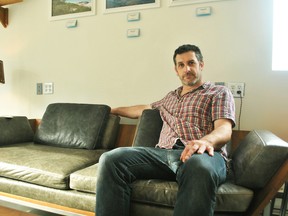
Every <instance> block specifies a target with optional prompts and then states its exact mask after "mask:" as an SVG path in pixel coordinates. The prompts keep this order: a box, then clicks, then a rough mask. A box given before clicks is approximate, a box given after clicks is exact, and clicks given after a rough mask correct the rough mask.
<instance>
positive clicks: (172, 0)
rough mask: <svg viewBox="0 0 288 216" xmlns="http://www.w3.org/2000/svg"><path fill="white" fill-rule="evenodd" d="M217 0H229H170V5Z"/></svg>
mask: <svg viewBox="0 0 288 216" xmlns="http://www.w3.org/2000/svg"><path fill="white" fill-rule="evenodd" d="M216 1H227V0H170V3H169V6H170V7H174V6H180V5H189V4H201V3H207V2H216Z"/></svg>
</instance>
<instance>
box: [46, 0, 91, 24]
mask: <svg viewBox="0 0 288 216" xmlns="http://www.w3.org/2000/svg"><path fill="white" fill-rule="evenodd" d="M95 1H96V0H85V1H83V0H49V4H50V11H49V17H50V20H60V19H70V18H75V17H83V16H91V15H94V14H95Z"/></svg>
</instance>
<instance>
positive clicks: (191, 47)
mask: <svg viewBox="0 0 288 216" xmlns="http://www.w3.org/2000/svg"><path fill="white" fill-rule="evenodd" d="M190 51H192V52H194V53H195V55H196V58H197V60H198V61H203V56H202V53H201V50H200V49H199V47H197V46H195V45H191V44H184V45H182V46H180V47H178V48H177V49H176V50H175V52H174V55H173V61H174V64H175V65H176V56H177V55H179V54H183V53H186V52H190Z"/></svg>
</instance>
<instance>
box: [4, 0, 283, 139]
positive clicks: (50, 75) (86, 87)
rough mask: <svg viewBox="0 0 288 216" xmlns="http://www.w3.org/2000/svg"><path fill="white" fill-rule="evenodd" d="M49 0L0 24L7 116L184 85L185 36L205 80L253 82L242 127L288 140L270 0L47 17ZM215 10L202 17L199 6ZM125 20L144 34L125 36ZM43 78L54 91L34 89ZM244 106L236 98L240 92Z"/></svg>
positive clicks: (150, 96) (129, 98)
mask: <svg viewBox="0 0 288 216" xmlns="http://www.w3.org/2000/svg"><path fill="white" fill-rule="evenodd" d="M48 2H50V1H39V0H24V2H22V3H18V4H14V5H10V6H9V12H10V15H9V26H8V28H6V29H4V28H2V27H0V59H2V60H3V61H4V64H5V65H4V66H5V75H6V84H5V85H1V86H0V98H1V105H0V115H26V116H28V117H29V118H41V117H42V115H43V113H44V111H45V108H46V106H47V105H48V104H49V103H53V102H77V103H104V104H108V105H110V106H112V107H115V106H122V105H133V104H138V103H150V102H153V101H155V100H158V99H160V98H162V97H163V96H164V95H165V94H166V93H167V92H168V91H169V90H172V89H175V88H176V87H178V85H180V82H179V81H178V78H177V77H176V75H175V73H174V70H173V62H172V54H173V52H174V50H175V48H176V47H178V46H179V45H182V44H184V43H192V44H196V45H199V47H200V48H201V49H202V52H203V55H204V58H205V70H204V78H205V79H206V80H210V81H224V82H231V81H239V82H245V83H246V92H245V98H244V99H243V110H242V118H241V129H242V130H251V129H255V128H257V129H267V130H271V131H272V132H274V133H275V134H277V135H278V136H280V137H281V138H283V139H284V140H286V141H288V133H287V126H286V125H287V124H286V121H287V119H288V114H287V110H288V109H287V108H288V100H287V99H288V98H287V95H286V94H287V92H288V85H287V80H288V72H273V71H272V70H271V50H272V48H271V45H272V32H271V30H272V1H271V0H253V1H251V0H228V1H221V2H213V3H206V4H197V5H187V6H179V7H168V0H162V1H161V7H160V8H157V9H148V10H139V12H140V13H141V20H140V21H139V22H133V23H131V22H127V21H126V16H127V13H128V12H121V13H114V14H103V10H102V7H103V5H102V4H103V2H104V1H102V0H101V1H100V0H98V1H96V2H97V9H96V11H97V13H96V15H95V16H89V17H84V18H78V27H77V28H75V29H67V28H66V27H65V24H66V21H67V20H60V21H49V19H48V12H49V11H48V8H49V5H48V4H49V3H48ZM201 6H211V7H212V15H211V16H207V17H196V16H195V8H196V7H201ZM128 28H140V29H141V37H139V38H127V37H126V30H127V29H128ZM37 82H54V85H55V86H54V87H55V93H54V94H53V95H41V96H39V95H36V83H37ZM236 105H237V109H238V111H237V114H238V113H239V107H240V103H239V99H236Z"/></svg>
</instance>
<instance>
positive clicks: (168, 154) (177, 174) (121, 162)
mask: <svg viewBox="0 0 288 216" xmlns="http://www.w3.org/2000/svg"><path fill="white" fill-rule="evenodd" d="M182 151H183V149H181V148H180V149H171V150H167V149H160V148H149V147H124V148H117V149H114V150H112V151H109V152H106V153H104V154H103V155H102V156H101V158H100V161H99V170H98V172H99V173H98V175H97V177H98V181H97V190H96V215H97V216H114V215H115V216H126V215H129V209H130V194H131V187H130V183H132V182H133V181H135V180H136V179H167V180H175V179H176V180H177V182H178V185H179V190H178V194H177V201H176V204H175V208H174V215H175V216H186V215H187V216H188V215H189V216H208V215H209V216H211V215H213V211H214V207H215V202H216V191H217V187H218V186H219V185H220V184H221V183H223V182H224V181H225V179H226V166H225V161H224V159H223V158H222V156H221V154H220V153H218V152H215V153H214V156H213V157H211V156H209V155H208V154H206V153H204V154H202V155H200V154H194V155H193V156H192V157H191V158H190V159H189V160H188V161H186V162H185V163H182V162H181V161H180V155H181V152H182Z"/></svg>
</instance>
